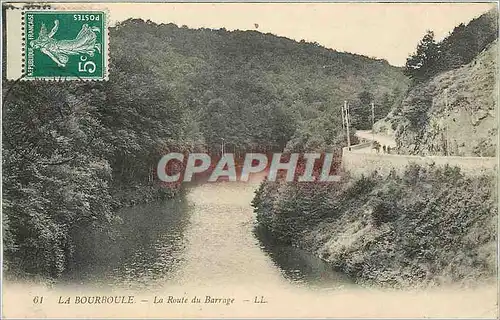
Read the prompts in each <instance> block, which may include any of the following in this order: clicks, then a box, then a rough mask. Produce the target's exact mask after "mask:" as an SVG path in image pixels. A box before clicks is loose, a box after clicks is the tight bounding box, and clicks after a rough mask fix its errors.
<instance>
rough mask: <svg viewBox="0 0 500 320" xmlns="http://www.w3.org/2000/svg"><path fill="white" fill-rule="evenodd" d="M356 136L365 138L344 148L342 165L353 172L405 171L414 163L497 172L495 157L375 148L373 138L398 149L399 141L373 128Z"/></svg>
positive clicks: (358, 174) (470, 171) (479, 171)
mask: <svg viewBox="0 0 500 320" xmlns="http://www.w3.org/2000/svg"><path fill="white" fill-rule="evenodd" d="M356 136H357V137H358V138H359V140H360V141H361V143H360V144H357V145H354V146H351V147H350V148H348V147H345V148H343V150H342V167H343V169H344V170H345V171H348V172H350V173H351V174H352V175H353V176H360V175H362V174H365V175H367V174H370V173H371V172H373V171H375V170H376V171H378V172H380V173H382V174H388V173H389V172H390V171H391V170H392V169H394V170H395V171H396V172H397V173H402V172H403V171H404V169H405V167H406V166H407V165H409V164H410V163H415V164H420V165H432V164H434V165H437V166H444V165H447V164H448V165H450V166H458V167H459V168H460V169H461V171H462V172H464V173H465V174H468V175H480V174H483V173H495V172H496V169H497V163H498V160H497V158H495V157H458V156H416V155H401V154H387V153H384V152H383V151H382V150H380V152H377V151H375V150H374V149H372V142H373V139H374V140H375V141H377V142H378V143H380V144H381V145H385V146H390V147H391V149H393V150H394V149H395V147H396V141H395V140H394V138H392V137H389V136H385V135H381V134H374V133H372V132H371V131H370V130H363V131H357V132H356Z"/></svg>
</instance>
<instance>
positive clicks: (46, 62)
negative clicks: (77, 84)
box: [7, 10, 108, 80]
mask: <svg viewBox="0 0 500 320" xmlns="http://www.w3.org/2000/svg"><path fill="white" fill-rule="evenodd" d="M8 18H10V17H8ZM17 18H18V19H19V20H20V21H19V25H18V27H19V28H20V30H21V34H20V37H16V34H15V32H12V29H14V28H16V25H15V24H16V23H17V22H15V23H14V25H12V22H11V23H10V26H11V28H10V30H8V32H7V38H8V41H9V45H12V44H13V42H18V44H17V46H16V45H14V47H17V49H19V48H18V45H19V43H20V45H21V48H20V49H21V52H19V54H20V56H21V61H20V62H21V64H20V66H19V64H18V63H17V64H16V63H14V66H10V65H9V62H12V60H15V52H12V51H10V52H11V55H9V57H11V58H14V59H11V61H8V62H7V63H8V67H10V68H8V70H7V71H8V72H7V77H8V79H10V80H15V79H17V78H21V79H22V80H37V79H40V80H52V79H61V80H105V79H107V76H108V57H107V56H108V51H107V47H108V43H107V41H108V36H107V32H108V31H107V18H108V17H107V15H106V12H105V11H95V10H85V11H83V10H82V11H66V10H23V11H22V13H21V16H20V17H19V15H17ZM14 20H17V19H14ZM9 31H11V32H10V33H9ZM17 60H19V59H17ZM13 68H14V69H13Z"/></svg>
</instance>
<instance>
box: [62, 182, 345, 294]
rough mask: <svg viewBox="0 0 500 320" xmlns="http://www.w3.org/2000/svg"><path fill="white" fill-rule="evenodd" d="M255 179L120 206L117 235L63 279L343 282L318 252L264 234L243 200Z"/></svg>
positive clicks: (97, 282) (145, 285) (95, 282)
mask: <svg viewBox="0 0 500 320" xmlns="http://www.w3.org/2000/svg"><path fill="white" fill-rule="evenodd" d="M257 186H258V184H257V183H230V182H219V183H204V184H198V185H195V186H191V187H189V188H188V190H187V193H186V196H185V197H182V198H181V197H179V198H176V199H173V200H168V201H165V202H161V203H154V204H147V205H138V206H134V207H131V208H126V209H123V210H122V211H121V212H120V217H121V219H122V224H121V226H120V228H119V230H118V231H119V232H118V233H119V234H120V237H118V238H117V239H116V240H115V241H114V242H111V243H108V244H107V245H106V248H105V250H103V251H102V253H101V256H100V259H99V261H98V262H97V263H93V264H89V265H87V266H81V268H76V269H75V270H74V271H73V272H72V273H71V274H70V275H69V279H67V280H68V281H69V282H77V283H81V284H89V285H92V286H95V287H110V288H111V287H112V288H116V287H125V288H134V289H154V288H157V287H162V286H165V285H167V286H170V285H181V286H185V285H188V286H207V285H210V286H227V285H235V284H238V285H241V284H252V285H255V284H259V283H260V284H263V285H264V286H269V285H270V284H274V285H278V286H286V285H288V286H310V287H315V288H323V289H327V288H332V289H333V288H339V287H342V286H344V285H345V284H348V283H350V281H349V280H348V279H347V277H345V276H343V275H341V274H339V273H336V272H334V271H333V270H332V268H331V267H330V266H329V265H328V264H327V263H325V262H323V261H322V260H321V259H319V258H317V257H315V256H313V255H311V254H309V253H307V252H305V251H303V250H301V249H298V248H294V247H291V246H288V245H280V244H276V243H273V241H270V237H269V236H268V235H266V234H265V232H263V231H262V230H259V229H257V228H256V225H255V215H254V213H253V208H252V207H251V200H252V198H253V192H254V190H255V188H256V187H257Z"/></svg>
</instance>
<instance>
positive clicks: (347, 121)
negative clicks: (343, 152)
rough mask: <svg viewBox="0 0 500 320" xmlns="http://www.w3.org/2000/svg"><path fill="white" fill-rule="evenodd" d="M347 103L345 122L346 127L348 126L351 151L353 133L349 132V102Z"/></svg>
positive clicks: (348, 143) (348, 142) (348, 144)
mask: <svg viewBox="0 0 500 320" xmlns="http://www.w3.org/2000/svg"><path fill="white" fill-rule="evenodd" d="M345 103H346V104H347V107H346V109H345V111H346V113H345V123H346V127H347V147H348V148H349V151H351V135H350V132H349V104H348V103H347V101H346V102H345Z"/></svg>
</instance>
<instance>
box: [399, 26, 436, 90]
mask: <svg viewBox="0 0 500 320" xmlns="http://www.w3.org/2000/svg"><path fill="white" fill-rule="evenodd" d="M440 53H441V50H440V46H439V44H437V43H436V41H435V40H434V32H433V31H427V33H426V34H425V35H424V37H423V38H422V40H420V43H419V44H418V46H417V51H416V52H415V53H413V54H412V55H411V56H410V57H408V58H407V59H406V65H405V69H404V73H405V74H406V75H407V76H409V77H410V78H411V79H412V80H414V81H417V82H420V81H424V80H427V79H429V78H430V77H432V76H434V75H435V74H437V73H438V72H439V71H440V69H439V63H438V62H439V60H440Z"/></svg>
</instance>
